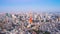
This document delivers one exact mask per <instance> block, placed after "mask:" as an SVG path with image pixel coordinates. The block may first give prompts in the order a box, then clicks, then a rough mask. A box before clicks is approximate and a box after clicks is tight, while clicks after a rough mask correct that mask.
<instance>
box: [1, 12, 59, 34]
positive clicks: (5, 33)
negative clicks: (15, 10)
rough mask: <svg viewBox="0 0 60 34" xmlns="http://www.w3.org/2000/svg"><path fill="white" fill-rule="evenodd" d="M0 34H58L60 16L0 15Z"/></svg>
mask: <svg viewBox="0 0 60 34" xmlns="http://www.w3.org/2000/svg"><path fill="white" fill-rule="evenodd" d="M0 34H60V14H58V13H35V12H33V13H31V12H30V13H19V14H11V13H0Z"/></svg>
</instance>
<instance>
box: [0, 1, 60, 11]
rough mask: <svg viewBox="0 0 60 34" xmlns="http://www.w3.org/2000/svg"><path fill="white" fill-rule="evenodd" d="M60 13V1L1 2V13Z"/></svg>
mask: <svg viewBox="0 0 60 34" xmlns="http://www.w3.org/2000/svg"><path fill="white" fill-rule="evenodd" d="M29 10H31V11H38V12H40V11H46V12H48V11H60V0H0V12H21V11H24V12H27V11H29Z"/></svg>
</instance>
